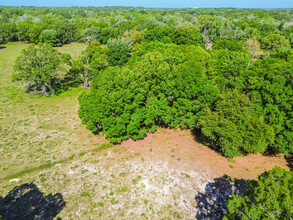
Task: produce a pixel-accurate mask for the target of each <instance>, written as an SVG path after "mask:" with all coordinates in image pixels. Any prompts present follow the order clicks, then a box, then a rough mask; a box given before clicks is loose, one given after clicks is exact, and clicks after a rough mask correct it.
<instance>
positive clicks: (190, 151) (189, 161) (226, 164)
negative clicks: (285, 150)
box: [121, 129, 289, 179]
mask: <svg viewBox="0 0 293 220" xmlns="http://www.w3.org/2000/svg"><path fill="white" fill-rule="evenodd" d="M121 146H122V147H125V148H126V149H127V152H130V153H133V154H135V153H140V154H141V155H142V156H144V157H146V158H148V159H150V160H154V161H160V160H164V161H168V164H169V166H171V167H174V168H176V167H188V168H189V169H192V170H195V171H197V172H208V173H210V175H211V176H212V177H214V178H216V177H220V176H223V175H224V174H227V175H229V176H231V177H233V178H237V179H242V178H243V179H256V178H257V177H258V175H259V174H261V173H262V172H264V171H266V170H270V169H273V168H274V167H275V166H279V167H282V168H285V169H287V170H288V169H289V168H288V166H287V162H286V160H285V158H284V155H278V156H263V155H261V154H253V155H247V156H241V157H237V158H233V159H227V158H225V157H223V156H221V155H219V154H218V153H217V152H216V151H214V150H212V149H210V148H209V147H207V146H205V145H203V144H201V143H198V142H196V141H195V140H194V136H193V135H192V134H191V132H190V131H186V130H180V131H178V130H172V129H160V130H159V131H158V132H156V133H155V134H149V135H148V137H146V138H145V139H144V140H140V141H133V140H128V141H125V142H123V143H122V144H121Z"/></svg>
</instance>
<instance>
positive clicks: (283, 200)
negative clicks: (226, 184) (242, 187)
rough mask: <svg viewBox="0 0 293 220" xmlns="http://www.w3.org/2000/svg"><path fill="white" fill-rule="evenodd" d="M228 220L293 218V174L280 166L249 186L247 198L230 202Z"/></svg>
mask: <svg viewBox="0 0 293 220" xmlns="http://www.w3.org/2000/svg"><path fill="white" fill-rule="evenodd" d="M228 209H229V212H230V214H229V215H227V216H226V217H225V218H224V219H243V220H246V219H292V218H293V172H292V171H291V172H290V171H286V170H284V169H282V168H279V167H276V168H274V169H273V170H271V171H268V172H264V173H263V174H262V175H260V176H259V177H258V180H257V181H255V180H251V181H249V182H248V184H247V189H246V193H245V197H244V198H243V197H241V196H235V195H233V196H232V198H231V199H230V200H229V203H228Z"/></svg>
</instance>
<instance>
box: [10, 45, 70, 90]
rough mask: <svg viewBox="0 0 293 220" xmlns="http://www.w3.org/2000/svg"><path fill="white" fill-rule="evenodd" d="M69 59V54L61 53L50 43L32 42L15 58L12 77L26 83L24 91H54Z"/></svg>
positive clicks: (59, 82)
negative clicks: (37, 44) (14, 72)
mask: <svg viewBox="0 0 293 220" xmlns="http://www.w3.org/2000/svg"><path fill="white" fill-rule="evenodd" d="M69 60H70V55H69V54H61V53H60V52H58V51H57V50H55V49H53V48H52V46H50V45H39V46H36V45H34V44H32V45H30V46H29V47H28V48H27V49H24V50H22V52H21V55H20V56H19V57H18V58H17V60H16V63H15V66H14V69H15V71H16V74H15V75H14V79H15V80H20V81H23V82H25V83H26V87H25V88H26V92H33V93H41V94H43V95H45V94H49V93H56V92H57V89H58V87H59V86H60V84H61V80H62V78H63V77H64V74H65V72H66V68H65V65H66V64H69Z"/></svg>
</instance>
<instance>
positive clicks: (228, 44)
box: [213, 39, 242, 51]
mask: <svg viewBox="0 0 293 220" xmlns="http://www.w3.org/2000/svg"><path fill="white" fill-rule="evenodd" d="M213 49H214V50H223V49H228V50H230V51H241V50H242V44H241V43H240V42H238V41H237V40H233V39H232V40H228V39H219V40H217V41H216V42H215V43H214V44H213Z"/></svg>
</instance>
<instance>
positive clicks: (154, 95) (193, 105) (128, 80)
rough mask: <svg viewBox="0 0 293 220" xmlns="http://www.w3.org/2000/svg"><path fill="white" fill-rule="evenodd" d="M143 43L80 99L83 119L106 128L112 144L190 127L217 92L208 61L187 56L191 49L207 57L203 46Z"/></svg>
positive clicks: (96, 128)
mask: <svg viewBox="0 0 293 220" xmlns="http://www.w3.org/2000/svg"><path fill="white" fill-rule="evenodd" d="M143 47H144V49H143V48H141V49H140V50H139V51H137V53H138V54H136V55H134V57H133V59H135V60H133V59H132V60H131V62H130V63H129V64H128V65H126V66H125V67H122V68H118V67H115V68H108V69H107V70H105V71H103V72H102V73H101V74H100V76H99V78H96V79H95V80H94V81H93V83H92V86H91V89H90V92H89V93H85V94H83V95H82V96H81V97H80V99H79V100H80V110H79V116H80V117H81V118H82V121H83V123H86V125H87V127H88V128H89V129H90V130H92V131H93V132H100V131H103V132H104V133H105V134H106V136H107V137H108V139H109V140H110V141H111V142H113V143H119V142H121V141H122V140H125V139H128V138H129V137H131V138H133V139H134V140H137V139H141V138H144V136H145V135H146V134H147V133H148V132H153V131H155V130H156V128H157V126H161V127H178V126H181V127H184V128H188V127H191V126H192V125H193V123H194V121H195V119H196V118H197V113H198V112H199V111H200V109H202V108H203V107H204V106H205V105H206V104H208V103H211V102H213V100H214V99H215V97H216V95H217V89H216V88H215V87H214V86H213V85H212V84H211V83H210V82H209V81H208V79H207V77H206V76H205V71H206V70H205V63H204V62H203V61H201V60H198V61H197V60H193V59H189V58H188V57H187V56H186V53H187V52H186V51H188V49H189V52H190V53H193V52H194V53H197V56H199V57H201V55H202V56H204V55H205V53H206V52H205V51H204V50H203V49H199V48H196V47H191V48H184V50H185V51H183V48H181V47H179V46H176V45H173V44H169V45H164V44H151V45H144V46H143ZM153 47H155V48H160V50H159V51H158V50H154V51H152V48H153ZM142 51H143V52H142ZM140 53H142V54H141V55H139V54H140Z"/></svg>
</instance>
